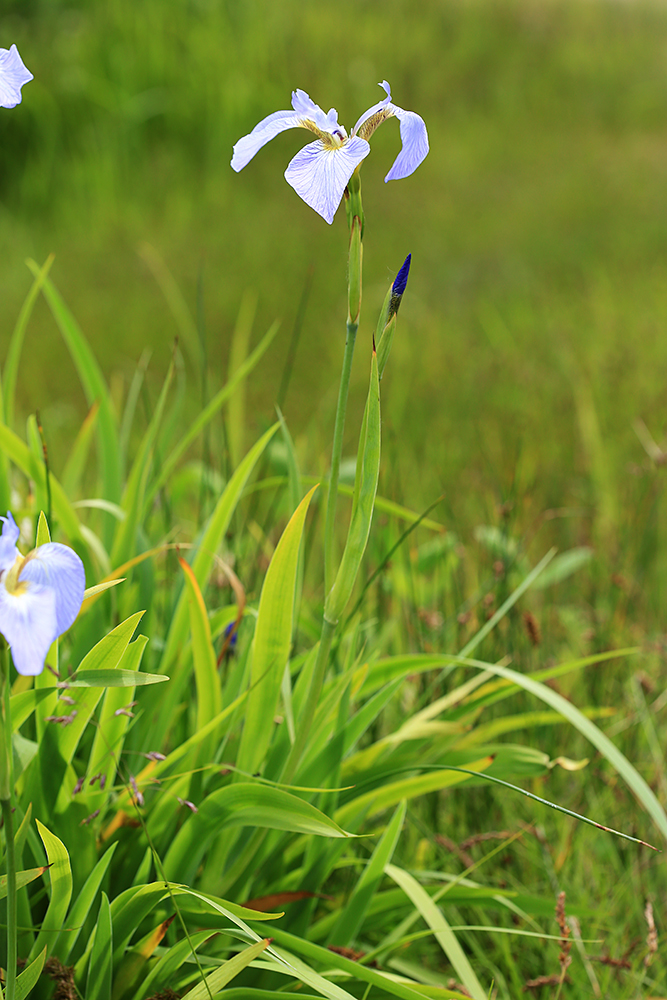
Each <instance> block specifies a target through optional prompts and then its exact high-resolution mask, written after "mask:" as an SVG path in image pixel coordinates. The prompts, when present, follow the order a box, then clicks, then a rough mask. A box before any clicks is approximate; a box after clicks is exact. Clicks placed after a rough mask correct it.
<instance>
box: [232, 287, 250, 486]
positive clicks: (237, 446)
mask: <svg viewBox="0 0 667 1000" xmlns="http://www.w3.org/2000/svg"><path fill="white" fill-rule="evenodd" d="M256 310H257V293H256V292H251V291H246V292H244V294H243V297H242V299H241V305H240V307H239V314H238V318H237V320H236V325H235V326H234V332H233V334H232V342H231V346H230V349H229V365H228V371H229V377H230V378H233V377H234V375H235V374H236V372H237V371H238V370H239V368H241V366H242V365H243V363H244V362H245V361H246V360H247V358H248V347H249V344H250V334H251V333H252V324H253V321H254V319H255V312H256ZM245 400H246V392H245V380H244V379H241V380H240V381H239V382H238V384H237V386H236V389H235V390H234V392H233V393H232V395H231V396H230V397H229V405H228V407H227V440H228V442H229V453H230V457H231V462H232V468H235V467H236V466H237V465H238V463H239V462H240V461H241V455H242V454H243V436H244V433H245V427H246V413H245Z"/></svg>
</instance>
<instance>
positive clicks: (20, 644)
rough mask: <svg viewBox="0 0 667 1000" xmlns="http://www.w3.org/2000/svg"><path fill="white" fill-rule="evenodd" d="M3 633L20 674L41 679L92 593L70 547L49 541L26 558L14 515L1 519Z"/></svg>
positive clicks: (0, 616)
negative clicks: (51, 650)
mask: <svg viewBox="0 0 667 1000" xmlns="http://www.w3.org/2000/svg"><path fill="white" fill-rule="evenodd" d="M0 520H1V521H2V522H3V525H2V535H1V536H0V632H1V633H2V635H4V637H5V639H6V640H7V642H8V643H9V645H10V648H11V651H12V659H13V661H14V666H15V667H16V669H17V670H18V672H19V673H20V674H29V675H34V674H40V673H41V672H42V670H43V668H44V660H45V658H46V654H47V653H48V651H49V647H50V645H51V643H52V642H53V641H54V640H55V639H57V638H58V636H59V635H62V634H63V632H66V631H67V629H68V628H69V627H70V625H72V623H73V622H74V619H75V618H76V616H77V615H78V613H79V610H80V608H81V603H82V601H83V595H84V591H85V588H86V579H85V573H84V569H83V563H82V562H81V560H80V559H79V557H78V555H77V554H76V552H75V551H74V549H71V548H70V547H69V546H68V545H60V544H59V543H58V542H47V543H46V544H45V545H40V546H39V548H37V549H33V551H32V552H30V553H28V555H27V556H26V557H25V558H24V557H23V556H22V555H21V554H20V552H19V550H18V549H17V548H16V542H17V541H18V537H19V529H18V527H17V526H16V522H15V521H14V518H13V517H12V515H11V514H10V513H9V512H8V513H7V517H3V518H0Z"/></svg>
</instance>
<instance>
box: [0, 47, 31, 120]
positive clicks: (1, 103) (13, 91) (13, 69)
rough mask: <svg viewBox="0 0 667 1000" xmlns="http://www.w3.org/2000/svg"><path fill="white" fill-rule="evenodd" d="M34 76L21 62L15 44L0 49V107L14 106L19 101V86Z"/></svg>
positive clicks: (28, 81)
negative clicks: (9, 47) (8, 47)
mask: <svg viewBox="0 0 667 1000" xmlns="http://www.w3.org/2000/svg"><path fill="white" fill-rule="evenodd" d="M31 80H34V77H33V75H32V73H31V72H30V70H29V69H26V67H25V66H24V64H23V60H22V59H21V56H20V55H19V50H18V49H17V48H16V46H15V45H12V47H11V49H0V108H15V107H16V105H17V104H20V103H21V87H22V86H23V84H24V83H30V81H31Z"/></svg>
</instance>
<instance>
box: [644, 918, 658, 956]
mask: <svg viewBox="0 0 667 1000" xmlns="http://www.w3.org/2000/svg"><path fill="white" fill-rule="evenodd" d="M644 917H645V919H646V923H647V924H648V934H647V936H646V947H647V949H648V950H647V952H646V955H645V956H644V967H645V968H646V969H648V967H649V965H650V964H651V962H652V961H653V956H654V955H655V953H656V952H657V950H658V932H657V930H656V926H655V920H654V919H653V904H652V903H650V902H647V904H646V909H645V910H644Z"/></svg>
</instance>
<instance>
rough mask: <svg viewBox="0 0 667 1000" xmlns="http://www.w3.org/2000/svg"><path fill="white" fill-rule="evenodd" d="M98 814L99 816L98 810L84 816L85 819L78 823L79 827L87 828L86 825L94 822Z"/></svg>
mask: <svg viewBox="0 0 667 1000" xmlns="http://www.w3.org/2000/svg"><path fill="white" fill-rule="evenodd" d="M99 814H100V811H99V809H96V810H95V812H91V814H90V816H86V818H85V819H82V820H81V822H80V823H79V826H88V824H89V823H92V821H93V820H94V819H95V818H96V817H97V816H99Z"/></svg>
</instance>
